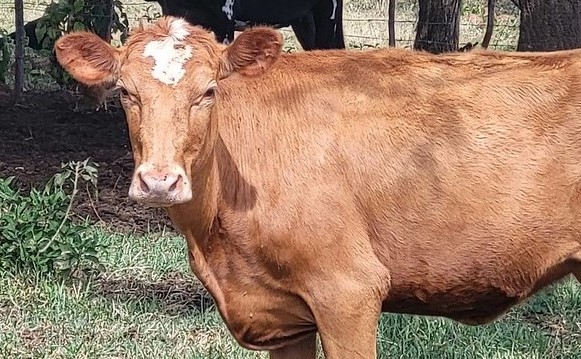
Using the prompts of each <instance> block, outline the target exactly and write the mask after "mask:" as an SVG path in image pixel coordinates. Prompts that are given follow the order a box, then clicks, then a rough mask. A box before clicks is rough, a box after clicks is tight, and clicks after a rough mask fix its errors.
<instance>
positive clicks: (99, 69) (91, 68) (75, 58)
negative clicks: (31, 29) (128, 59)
mask: <svg viewBox="0 0 581 359" xmlns="http://www.w3.org/2000/svg"><path fill="white" fill-rule="evenodd" d="M54 50H55V53H56V58H57V60H58V62H59V63H60V64H61V66H62V67H64V69H65V70H67V72H68V73H69V74H71V76H72V77H73V78H74V79H75V80H77V81H79V82H80V83H83V84H85V85H89V86H100V85H104V84H107V83H111V82H115V81H117V77H118V76H119V68H120V67H121V60H120V58H121V57H120V50H118V49H116V48H114V47H113V46H111V45H110V44H108V43H107V42H105V41H103V40H102V39H101V38H100V37H98V36H97V35H95V34H93V33H89V32H73V33H69V34H67V35H64V36H63V37H61V38H60V39H58V40H57V41H56V43H55V45H54Z"/></svg>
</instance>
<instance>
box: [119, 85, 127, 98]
mask: <svg viewBox="0 0 581 359" xmlns="http://www.w3.org/2000/svg"><path fill="white" fill-rule="evenodd" d="M120 91H121V96H123V97H127V96H129V91H127V90H126V89H125V88H124V87H121V89H120Z"/></svg>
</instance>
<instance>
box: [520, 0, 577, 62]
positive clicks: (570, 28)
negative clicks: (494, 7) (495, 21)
mask: <svg viewBox="0 0 581 359" xmlns="http://www.w3.org/2000/svg"><path fill="white" fill-rule="evenodd" d="M518 2H519V7H520V10H521V11H520V35H519V39H518V46H517V51H555V50H565V49H574V48H578V47H581V0H519V1H518Z"/></svg>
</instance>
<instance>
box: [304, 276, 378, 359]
mask: <svg viewBox="0 0 581 359" xmlns="http://www.w3.org/2000/svg"><path fill="white" fill-rule="evenodd" d="M361 279H362V280H361V281H358V280H357V281H355V280H354V279H353V278H350V279H347V280H346V281H334V282H331V281H330V282H327V283H328V284H329V286H325V285H323V286H322V287H326V289H322V290H319V291H313V293H312V294H313V295H312V297H311V299H312V302H311V303H309V305H310V306H311V311H312V312H313V315H314V317H315V321H316V323H317V330H318V332H319V335H320V337H321V344H322V346H323V352H324V353H325V358H326V359H342V358H350V359H351V358H352V359H375V358H376V357H377V353H376V352H377V348H376V347H377V342H376V340H377V339H376V335H377V325H378V321H379V316H380V314H381V302H382V300H381V298H382V295H381V294H382V293H381V292H382V291H381V290H379V288H378V287H375V288H373V286H369V287H367V286H364V284H363V283H365V280H364V279H365V278H361ZM321 283H324V282H321ZM337 284H339V285H337ZM349 284H351V285H349Z"/></svg>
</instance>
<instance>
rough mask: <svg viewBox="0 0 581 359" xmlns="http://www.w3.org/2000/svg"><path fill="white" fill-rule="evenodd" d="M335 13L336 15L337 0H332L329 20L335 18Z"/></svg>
mask: <svg viewBox="0 0 581 359" xmlns="http://www.w3.org/2000/svg"><path fill="white" fill-rule="evenodd" d="M335 15H337V0H333V12H332V13H331V20H335Z"/></svg>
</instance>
